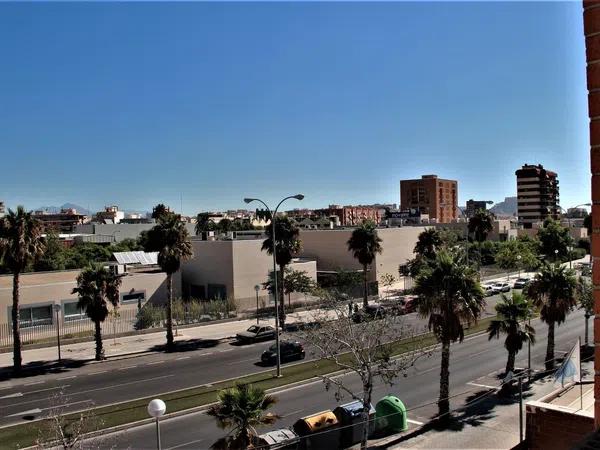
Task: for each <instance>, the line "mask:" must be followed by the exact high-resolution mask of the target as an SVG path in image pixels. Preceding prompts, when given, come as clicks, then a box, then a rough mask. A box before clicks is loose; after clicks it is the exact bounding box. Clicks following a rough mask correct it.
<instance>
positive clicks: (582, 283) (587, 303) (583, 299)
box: [576, 277, 594, 346]
mask: <svg viewBox="0 0 600 450" xmlns="http://www.w3.org/2000/svg"><path fill="white" fill-rule="evenodd" d="M576 293H577V301H578V302H579V307H580V308H582V309H583V310H584V312H585V335H584V342H585V345H586V346H587V345H588V344H589V336H588V335H589V324H588V322H589V320H590V317H592V316H593V315H594V295H593V287H592V283H590V282H589V281H587V280H586V279H585V278H583V277H579V278H578V280H577V292H576Z"/></svg>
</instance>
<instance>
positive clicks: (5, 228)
mask: <svg viewBox="0 0 600 450" xmlns="http://www.w3.org/2000/svg"><path fill="white" fill-rule="evenodd" d="M44 251H45V245H44V241H43V239H42V226H41V224H40V222H39V221H38V220H37V219H36V218H35V217H34V216H33V215H32V214H31V212H27V211H25V208H23V207H22V206H18V207H17V210H16V211H13V210H11V209H9V210H8V214H7V215H6V216H5V217H4V218H2V219H0V259H2V260H3V263H4V265H5V266H6V267H7V268H8V269H9V271H10V272H11V273H12V274H13V291H12V298H13V303H12V312H11V315H12V329H13V370H14V371H15V372H16V373H18V372H20V371H21V365H22V357H21V330H20V329H19V324H20V317H19V294H20V276H21V273H22V272H24V271H25V270H26V269H27V267H29V266H30V265H31V264H33V263H34V262H35V261H36V260H38V259H39V258H40V257H41V256H42V255H43V254H44Z"/></svg>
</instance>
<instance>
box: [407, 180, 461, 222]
mask: <svg viewBox="0 0 600 450" xmlns="http://www.w3.org/2000/svg"><path fill="white" fill-rule="evenodd" d="M400 209H402V210H411V209H418V210H419V211H420V212H421V213H422V214H427V215H429V219H430V220H432V221H435V222H438V223H448V222H452V221H453V220H455V219H457V218H458V182H457V181H456V180H445V179H442V178H438V176H437V175H423V176H422V177H421V178H420V179H416V180H401V181H400Z"/></svg>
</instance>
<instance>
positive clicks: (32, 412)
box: [4, 408, 42, 417]
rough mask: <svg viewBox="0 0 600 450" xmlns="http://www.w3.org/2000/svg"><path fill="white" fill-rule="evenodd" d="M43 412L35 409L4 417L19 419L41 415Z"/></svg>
mask: <svg viewBox="0 0 600 450" xmlns="http://www.w3.org/2000/svg"><path fill="white" fill-rule="evenodd" d="M41 412H42V410H41V409H40V408H35V409H29V410H27V411H22V412H19V413H16V414H11V415H10V416H4V417H18V416H27V415H31V414H39V413H41Z"/></svg>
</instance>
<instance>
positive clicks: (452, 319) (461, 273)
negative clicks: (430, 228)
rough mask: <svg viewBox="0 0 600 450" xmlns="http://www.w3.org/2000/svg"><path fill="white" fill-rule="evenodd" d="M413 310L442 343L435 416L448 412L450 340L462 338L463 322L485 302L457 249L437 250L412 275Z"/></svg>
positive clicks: (476, 314)
mask: <svg viewBox="0 0 600 450" xmlns="http://www.w3.org/2000/svg"><path fill="white" fill-rule="evenodd" d="M415 293H416V294H417V295H418V300H417V304H416V307H417V311H418V313H419V315H421V316H422V317H429V329H430V330H432V331H433V333H434V334H435V336H436V337H437V339H438V341H439V342H440V343H441V344H442V360H441V370H440V397H439V399H438V417H439V419H440V420H442V421H445V420H447V419H448V417H449V413H450V401H449V396H450V371H449V369H450V344H451V343H452V342H456V341H459V342H462V340H463V338H464V325H465V324H467V325H468V324H471V323H472V322H476V321H477V319H478V318H479V316H480V314H481V311H482V310H483V308H484V306H485V300H484V292H483V290H482V289H481V285H480V284H479V281H478V277H477V272H476V271H475V270H473V268H472V267H470V266H468V265H466V264H465V263H464V261H463V258H462V257H461V255H460V254H458V253H449V252H448V251H447V250H440V251H439V252H438V253H437V255H436V258H435V260H433V261H431V262H430V264H429V265H427V266H425V267H424V268H423V270H422V271H421V273H420V274H419V276H418V277H417V279H416V286H415Z"/></svg>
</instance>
